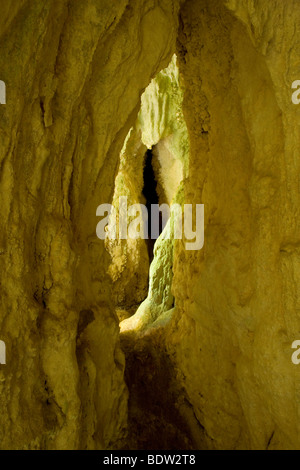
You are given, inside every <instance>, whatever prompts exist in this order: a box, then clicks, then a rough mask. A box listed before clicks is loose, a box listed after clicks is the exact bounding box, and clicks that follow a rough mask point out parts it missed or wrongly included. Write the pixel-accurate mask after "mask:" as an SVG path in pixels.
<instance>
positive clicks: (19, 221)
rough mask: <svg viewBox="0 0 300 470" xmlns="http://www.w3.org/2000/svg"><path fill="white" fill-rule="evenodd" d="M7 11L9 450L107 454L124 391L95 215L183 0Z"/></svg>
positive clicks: (120, 422) (2, 424)
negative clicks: (100, 451)
mask: <svg viewBox="0 0 300 470" xmlns="http://www.w3.org/2000/svg"><path fill="white" fill-rule="evenodd" d="M2 3H3V5H1V10H2V9H3V11H1V20H0V21H1V23H0V71H1V80H3V81H5V83H6V86H7V104H6V105H5V106H1V107H0V132H1V140H0V159H1V170H0V180H1V193H0V201H1V221H0V224H1V227H0V234H1V240H0V253H1V256H0V263H1V316H0V332H1V340H4V341H5V342H6V345H7V365H6V366H1V370H0V377H1V379H0V400H1V420H0V442H1V448H6V449H9V448H19V449H29V448H35V449H40V448H44V449H45V448H46V449H66V448H69V449H76V448H89V449H92V448H98V449H101V448H107V447H109V446H112V445H113V443H114V442H115V441H116V440H117V439H119V438H120V436H122V432H123V429H124V427H125V426H126V416H127V391H126V386H125V382H124V378H123V372H124V358H123V354H122V352H121V350H120V347H119V334H118V332H119V327H118V322H117V318H116V316H115V313H114V308H113V305H112V303H111V295H110V280H109V277H108V274H107V268H108V266H109V256H108V254H107V252H106V250H105V247H104V243H103V241H101V240H98V239H97V237H96V232H95V228H96V223H97V219H96V208H97V206H98V205H100V204H101V203H109V202H111V200H112V196H113V188H114V178H115V175H116V171H117V167H118V159H119V153H120V151H121V148H122V146H123V143H124V140H125V137H126V135H127V133H128V131H129V129H130V127H132V126H133V124H134V122H135V120H136V117H137V113H138V110H139V106H140V96H141V94H142V92H143V91H144V89H145V88H146V87H147V86H148V84H149V83H150V80H151V79H152V77H154V76H155V75H156V74H157V73H158V72H159V71H160V70H161V69H162V68H164V67H166V66H167V65H168V63H169V62H170V60H171V57H172V55H173V53H174V50H175V40H176V35H177V25H178V6H179V2H178V1H177V0H163V1H157V0H142V1H138V2H137V1H131V0H130V1H128V0H120V1H118V2H111V1H108V0H103V1H101V2H99V1H98V0H88V1H75V2H67V1H65V0H49V1H47V2H41V1H40V0H33V1H31V2H24V1H20V2H15V1H10V0H8V1H7V2H2Z"/></svg>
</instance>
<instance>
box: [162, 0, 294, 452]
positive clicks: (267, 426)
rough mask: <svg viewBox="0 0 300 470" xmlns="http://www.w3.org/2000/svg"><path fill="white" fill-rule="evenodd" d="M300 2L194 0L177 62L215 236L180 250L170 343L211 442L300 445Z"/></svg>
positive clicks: (198, 185) (196, 172) (195, 179)
mask: <svg viewBox="0 0 300 470" xmlns="http://www.w3.org/2000/svg"><path fill="white" fill-rule="evenodd" d="M299 20H300V9H299V4H298V2H296V1H289V2H282V1H277V2H266V1H263V0H258V1H255V2H252V1H246V0H245V1H228V2H224V4H223V2H221V1H217V0H214V1H198V0H197V1H196V0H195V1H194V0H188V1H187V2H186V3H185V5H184V6H183V8H182V11H181V29H180V34H179V50H180V54H179V58H180V60H179V67H180V71H181V73H182V74H183V76H184V83H185V88H186V94H185V100H184V111H185V118H186V122H187V126H188V129H189V133H190V139H191V159H190V174H189V179H188V181H187V182H186V185H185V200H186V201H192V200H194V201H199V202H201V203H204V204H205V209H206V214H205V221H206V229H205V246H204V249H203V250H202V251H201V252H198V253H197V252H195V253H188V252H185V251H184V250H181V251H179V252H177V254H176V255H175V268H174V270H175V277H174V283H173V291H174V294H175V298H176V306H177V311H176V314H175V317H176V321H175V322H174V326H173V328H172V330H171V331H170V334H169V336H168V341H167V343H168V344H169V350H170V353H171V354H173V353H174V351H176V353H175V355H176V364H177V366H178V371H179V372H178V380H179V381H180V380H181V379H180V376H181V377H184V379H183V381H184V383H185V386H186V390H187V392H188V397H189V401H190V402H191V403H192V405H193V408H194V411H195V414H196V416H197V418H198V420H199V421H200V422H201V424H202V425H203V426H204V428H205V431H206V434H207V444H208V446H209V447H212V448H219V449H220V448H221V449H235V448H259V449H266V448H270V449H272V448H287V449H290V448H298V449H299V448H300V432H299V419H298V416H299V385H300V376H299V371H297V370H296V369H295V366H293V364H292V363H291V349H290V348H291V344H292V342H293V340H294V338H295V337H297V336H299V332H300V321H299V306H298V303H299V300H298V299H299V288H298V284H299V273H300V270H299V233H300V230H299V220H300V219H299V158H298V153H299V152H298V149H299V132H298V128H299V122H300V115H299V109H298V108H297V107H295V106H293V105H292V103H291V92H290V90H291V83H292V82H293V80H294V79H295V77H296V76H297V74H299V65H300V64H299V62H300V58H299V53H298V48H299V37H300V36H299V33H300V32H299V24H300V23H299Z"/></svg>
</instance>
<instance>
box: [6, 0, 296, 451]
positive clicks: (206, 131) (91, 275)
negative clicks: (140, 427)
mask: <svg viewBox="0 0 300 470" xmlns="http://www.w3.org/2000/svg"><path fill="white" fill-rule="evenodd" d="M2 3H3V5H1V18H0V71H1V76H0V79H1V80H4V81H5V83H6V86H7V104H6V105H5V106H2V105H1V106H0V133H1V139H0V184H1V191H0V204H1V219H0V266H1V270H0V272H1V275H0V276H1V278H0V299H1V307H0V312H1V313H0V333H1V337H0V339H1V340H4V341H5V342H6V345H7V364H6V365H5V366H2V365H0V403H1V412H2V413H1V420H0V443H1V444H0V447H1V448H2V449H11V448H18V449H41V448H43V449H66V448H68V449H78V448H84V449H93V448H97V449H103V448H111V447H114V446H118V444H117V442H118V440H119V439H123V438H124V432H125V429H126V426H127V399H128V391H127V388H126V385H125V381H124V356H123V353H122V352H121V349H120V346H119V326H118V319H117V317H116V315H115V311H114V305H113V302H112V295H111V281H110V278H109V276H108V274H107V270H108V269H109V266H110V259H109V255H108V253H107V252H106V250H105V246H104V243H103V241H101V240H98V239H97V237H96V233H95V228H96V224H97V218H96V216H95V214H96V208H97V206H98V205H100V204H101V203H109V202H110V201H111V200H112V198H113V193H114V182H115V176H116V175H117V172H118V164H119V155H120V152H121V150H122V148H123V144H124V141H125V139H126V136H127V135H128V132H129V130H130V129H131V128H132V127H133V126H135V124H136V119H137V116H138V111H139V109H140V104H141V103H140V98H141V95H142V93H143V91H144V90H145V88H146V87H147V86H148V85H149V83H150V81H151V79H152V78H153V77H155V76H156V75H157V73H158V72H159V71H160V70H162V69H164V68H165V67H167V65H168V64H169V63H170V61H171V58H172V56H173V53H174V52H175V50H176V48H177V56H178V65H179V71H180V77H181V79H182V82H183V84H184V101H183V109H184V117H185V121H186V125H187V128H188V133H189V140H190V160H189V165H188V167H189V174H188V177H187V179H186V180H185V181H184V186H183V188H182V190H181V197H183V199H181V202H182V201H183V200H184V202H186V203H192V202H193V203H204V204H205V244H204V248H203V249H202V250H201V251H199V252H189V251H186V250H185V249H184V245H183V244H182V243H181V241H176V242H175V244H174V245H173V244H172V246H171V244H170V243H166V244H165V245H164V244H163V243H162V244H158V246H157V255H158V256H157V258H158V259H159V258H161V262H157V264H155V265H154V266H153V272H154V274H153V283H152V284H151V285H150V287H151V288H152V287H153V289H152V291H151V289H150V294H151V293H152V294H153V296H152V297H151V298H150V300H152V299H154V300H153V306H154V307H156V306H157V305H159V309H157V308H154V307H153V309H152V310H151V309H150V308H142V309H141V310H140V315H139V316H138V317H137V320H138V321H137V323H138V324H141V325H142V327H143V328H145V329H146V331H143V335H144V336H143V338H142V340H141V342H143V341H144V342H145V343H147V345H146V348H145V347H143V346H142V345H141V343H139V342H138V341H137V343H136V346H135V348H136V349H135V350H134V353H133V354H132V355H131V356H130V360H132V358H134V359H136V357H137V358H138V359H139V361H140V362H139V367H138V370H139V371H140V372H139V373H140V377H137V378H135V380H136V382H135V383H137V384H138V383H139V379H141V383H145V382H147V381H148V383H146V385H145V386H146V390H148V391H149V395H147V400H148V401H147V400H145V403H144V405H143V406H145V404H146V405H147V406H148V405H151V404H152V405H153V403H152V402H154V401H155V400H157V401H158V403H161V405H162V406H161V409H163V413H162V416H160V417H159V419H158V420H157V416H156V415H155V413H156V412H157V410H156V408H155V406H154V407H153V410H154V411H153V410H152V411H153V414H151V416H150V417H149V421H147V426H148V427H149V430H151V426H153V427H152V430H154V431H155V433H156V435H157V430H159V429H160V428H161V426H162V425H163V424H164V423H167V426H166V427H165V430H166V431H165V434H164V435H163V438H164V439H163V440H165V442H166V444H165V445H168V443H169V441H168V436H167V432H168V430H171V433H173V435H174V436H175V437H174V442H176V445H178V444H177V443H179V442H183V441H185V445H186V448H213V449H239V448H248V449H254V448H258V449H266V448H268V449H276V448H286V449H291V448H294V449H295V448H297V449H298V448H300V441H299V439H300V438H299V436H300V432H299V419H298V416H299V385H300V384H299V380H300V376H299V374H297V370H296V369H295V366H294V365H293V364H292V363H291V344H292V342H293V341H294V340H295V339H297V334H299V333H300V321H299V314H298V312H299V305H298V304H299V300H298V299H299V295H298V294H299V288H298V284H299V279H300V269H299V246H300V240H299V233H300V232H299V220H300V219H299V176H298V175H299V170H300V168H299V165H300V163H299V158H298V154H297V153H298V152H297V151H298V148H299V144H300V142H299V139H300V137H299V132H298V122H300V110H299V108H298V107H296V106H294V105H292V103H291V84H292V82H293V80H295V79H297V78H299V76H298V75H297V74H298V72H299V66H300V64H299V62H300V59H299V54H298V50H299V40H298V38H299V37H300V36H299V25H300V8H299V5H298V2H297V1H296V0H289V1H284V0H274V1H272V2H266V1H264V0H256V1H255V2H254V1H252V0H238V1H237V0H226V1H225V0H186V1H185V2H181V4H182V5H181V10H180V15H179V33H178V34H177V27H178V12H179V1H177V0H173V1H172V0H138V1H136V0H120V1H118V2H110V1H108V0H102V1H101V2H99V1H96V0H87V1H81V0H75V1H72V2H68V1H67V0H49V1H47V2H42V1H41V0H32V1H30V2H29V1H26V0H22V1H19V2H15V1H12V0H8V1H6V2H2ZM176 39H177V47H176ZM160 137H161V136H160ZM139 145H140V143H139ZM151 145H153V143H151ZM142 149H143V148H142ZM139 151H141V149H140V148H139ZM173 253H174V264H173V266H172V263H170V258H171V257H172V256H173ZM163 265H165V270H166V273H167V274H166V278H167V279H168V282H167V283H166V286H164V285H162V283H161V282H160V281H161V279H162V278H163V277H164V274H161V273H162V271H161V268H162V267H163ZM171 269H173V274H174V277H173V276H172V273H171V272H170V270H171ZM172 277H173V284H172V293H171V292H170V286H171V280H172ZM169 281H170V282H169ZM155 286H159V288H156V287H155ZM164 287H167V289H166V292H164ZM173 296H174V297H175V307H174V299H173ZM156 297H158V300H157V299H156ZM164 302H165V303H164ZM145 305H146V307H148V304H147V303H146V304H145ZM145 305H144V307H145ZM161 306H162V307H161ZM160 307H161V308H160ZM165 310H166V311H165ZM153 321H154V325H153V324H152V323H153ZM133 323H134V322H133ZM149 325H150V326H151V327H150V328H149V329H148V330H147V327H148V326H149ZM135 340H136V338H135ZM145 351H146V352H147V354H146V355H145ZM145 357H146V363H147V361H148V363H149V369H148V370H147V368H146V369H145V368H144V363H143V362H142V361H144V360H145ZM133 368H134V363H133ZM151 370H152V372H151ZM131 371H132V369H131V370H130V371H129V373H128V376H130V372H131ZM148 371H150V372H151V373H148ZM147 387H148V388H147ZM138 392H139V396H140V398H141V402H142V401H143V402H144V397H143V394H141V393H140V392H141V390H138ZM160 392H161V393H160ZM159 400H160V401H159ZM155 403H156V402H155ZM155 403H154V405H155ZM171 405H172V406H171ZM137 408H138V407H137ZM140 411H143V410H141V409H139V408H138V411H136V415H137V416H138V417H139V418H140V417H141V416H143V413H140ZM178 413H179V414H178ZM153 423H154V425H153ZM183 430H184V436H182V434H181V432H183ZM179 431H180V432H179ZM135 433H137V429H134V430H133V433H132V435H133V436H134V435H135ZM146 437H147V438H148V437H149V435H147V436H146ZM123 442H124V441H123ZM143 444H145V442H143ZM174 445H175V444H174Z"/></svg>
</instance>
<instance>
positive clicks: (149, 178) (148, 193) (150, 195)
mask: <svg viewBox="0 0 300 470" xmlns="http://www.w3.org/2000/svg"><path fill="white" fill-rule="evenodd" d="M152 150H153V149H148V150H147V152H146V154H145V165H144V172H143V178H144V187H143V191H142V193H143V196H144V197H145V199H146V208H147V211H148V239H147V240H146V241H147V249H148V255H149V261H150V263H151V261H152V260H153V257H154V255H153V250H154V244H155V242H156V240H157V239H156V238H152V237H151V205H152V204H159V197H158V194H157V190H156V188H157V181H156V179H155V173H154V169H153V165H152V163H153V151H152ZM161 232H162V217H161V213H160V214H159V234H161Z"/></svg>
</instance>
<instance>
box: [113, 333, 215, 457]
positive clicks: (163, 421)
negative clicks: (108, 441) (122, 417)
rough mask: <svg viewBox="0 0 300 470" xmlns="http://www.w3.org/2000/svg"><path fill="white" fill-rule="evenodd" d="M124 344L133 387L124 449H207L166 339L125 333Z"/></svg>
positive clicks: (127, 378)
mask: <svg viewBox="0 0 300 470" xmlns="http://www.w3.org/2000/svg"><path fill="white" fill-rule="evenodd" d="M121 347H122V350H123V352H124V353H125V356H126V369H125V381H126V384H127V387H128V390H129V403H128V435H127V439H125V443H124V442H123V443H120V448H121V450H128V449H130V450H195V449H199V450H200V449H203V450H204V449H206V448H207V447H206V443H205V430H204V428H203V427H202V425H201V424H200V423H199V421H198V420H197V419H196V417H195V414H194V411H193V408H192V405H190V403H189V401H188V399H187V396H186V393H185V391H184V390H183V389H182V387H181V386H180V385H179V384H178V383H177V381H176V372H175V370H174V366H173V363H172V361H171V359H170V357H169V355H168V353H167V350H166V346H165V344H164V340H163V338H162V337H161V336H159V335H158V336H157V337H156V336H155V333H154V334H152V335H151V334H150V335H145V337H144V338H138V337H136V336H134V335H133V336H132V335H130V334H128V335H126V334H123V335H121Z"/></svg>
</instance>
